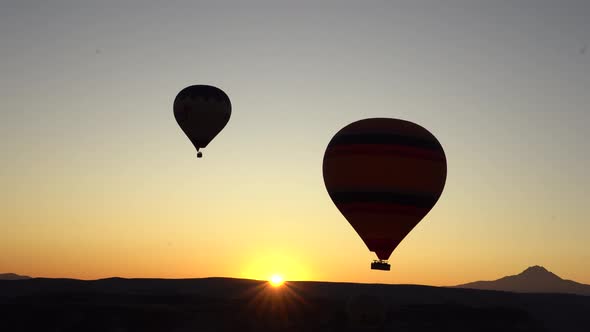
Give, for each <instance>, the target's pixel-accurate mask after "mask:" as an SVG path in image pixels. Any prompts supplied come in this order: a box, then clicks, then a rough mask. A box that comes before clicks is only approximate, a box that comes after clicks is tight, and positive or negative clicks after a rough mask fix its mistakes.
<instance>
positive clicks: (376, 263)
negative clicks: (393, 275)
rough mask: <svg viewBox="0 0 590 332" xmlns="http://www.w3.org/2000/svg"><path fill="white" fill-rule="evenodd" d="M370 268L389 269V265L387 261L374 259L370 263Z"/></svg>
mask: <svg viewBox="0 0 590 332" xmlns="http://www.w3.org/2000/svg"><path fill="white" fill-rule="evenodd" d="M371 270H381V271H390V270H391V265H389V263H387V261H382V260H375V261H373V262H372V263H371Z"/></svg>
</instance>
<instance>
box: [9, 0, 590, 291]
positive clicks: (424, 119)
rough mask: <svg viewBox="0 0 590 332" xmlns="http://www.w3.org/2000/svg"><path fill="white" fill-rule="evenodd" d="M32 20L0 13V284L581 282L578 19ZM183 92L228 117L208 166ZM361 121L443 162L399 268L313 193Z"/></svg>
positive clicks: (583, 168) (49, 12)
mask: <svg viewBox="0 0 590 332" xmlns="http://www.w3.org/2000/svg"><path fill="white" fill-rule="evenodd" d="M129 3H130V4H132V3H133V1H130V2H129ZM568 3H569V2H568ZM27 6H28V5H27V4H23V5H22V6H20V7H14V6H13V7H9V8H2V10H0V31H3V38H2V40H3V45H4V46H3V47H2V50H0V69H1V70H2V72H3V73H7V75H1V76H0V109H1V111H0V112H1V113H0V152H1V153H2V156H3V158H2V159H3V160H2V166H1V167H0V183H2V188H3V190H1V191H0V204H1V205H0V252H1V253H2V255H0V272H14V273H19V274H26V275H32V276H45V277H73V278H83V279H94V278H104V277H111V276H121V277H163V278H190V277H208V276H228V277H246V278H258V279H266V278H268V277H270V275H271V274H273V273H280V274H283V275H284V277H285V278H286V279H287V280H326V281H354V282H384V283H413V284H432V285H454V284H460V283H464V282H468V281H473V280H481V279H495V278H498V277H501V276H504V275H510V274H516V273H519V272H520V271H522V270H524V269H525V268H526V267H528V266H531V265H543V266H545V267H546V268H547V269H549V270H551V271H553V272H555V273H556V274H558V275H560V276H562V277H564V278H567V279H573V280H576V281H580V282H584V283H590V270H589V268H588V264H587V262H588V261H590V249H589V247H588V245H587V234H590V223H588V214H587V205H588V204H587V203H588V198H587V197H589V196H590V195H589V194H588V189H587V188H589V187H590V177H589V176H588V174H587V170H588V169H590V154H589V153H590V152H589V151H590V150H589V149H588V148H587V142H588V140H589V139H590V137H589V134H588V130H587V124H588V123H590V112H588V111H587V108H588V105H590V94H588V93H587V91H588V86H590V66H589V61H590V58H589V57H588V54H585V55H584V54H581V53H580V51H579V50H580V48H581V47H582V46H583V44H584V43H587V42H588V40H587V38H588V36H587V32H588V31H590V26H589V25H588V24H589V23H588V22H589V21H588V20H587V17H588V16H589V15H590V11H589V8H588V6H586V5H583V4H573V2H572V4H571V5H568V4H564V5H562V6H560V7H559V8H557V7H556V6H544V5H538V4H537V3H535V6H534V7H535V8H536V10H535V11H534V12H531V11H530V10H528V9H526V8H528V7H526V8H525V7H522V8H513V6H510V5H507V6H503V5H497V6H486V5H482V4H475V3H474V4H471V5H469V6H458V7H457V6H455V7H453V6H451V5H441V4H431V5H428V6H424V5H418V4H414V5H407V6H401V5H396V4H390V3H379V4H375V5H374V6H368V5H363V6H359V5H348V4H347V5H340V6H336V5H334V7H333V8H332V7H330V8H327V7H326V8H323V7H322V8H321V7H318V6H319V5H317V4H311V3H307V4H305V3H302V4H301V5H292V6H291V8H284V7H282V6H278V5H273V6H270V5H268V4H267V5H264V6H262V5H261V6H251V7H240V8H238V7H239V6H226V5H224V4H216V5H202V4H196V3H190V4H188V3H187V4H184V5H183V6H182V8H181V7H176V6H165V7H160V6H159V5H156V4H153V5H151V6H147V5H146V6H144V5H143V2H142V5H139V3H138V4H136V5H135V6H127V7H126V6H123V5H120V6H107V5H105V4H102V2H101V3H98V2H96V3H88V4H87V6H82V5H70V6H68V7H67V8H66V7H64V8H62V7H59V6H51V5H47V4H39V5H38V6H37V5H36V6H35V7H34V8H32V7H31V8H27ZM531 6H532V5H531ZM191 84H211V85H215V86H218V87H220V88H222V89H223V90H224V91H225V92H226V93H227V94H228V95H229V97H230V99H231V101H232V105H233V113H232V118H231V120H230V122H229V124H228V125H227V127H226V128H225V129H224V131H223V132H222V133H221V134H220V135H219V136H218V137H217V138H216V139H215V140H214V141H213V142H212V143H211V144H210V145H209V146H208V147H207V148H206V149H205V151H204V153H205V156H204V158H203V159H200V160H197V159H196V158H195V152H194V149H193V147H192V146H191V145H190V142H189V141H188V139H186V137H185V136H184V134H183V133H182V131H181V130H180V128H179V127H178V126H177V124H176V122H175V120H174V117H173V115H172V101H173V99H174V97H175V95H176V94H177V93H178V91H180V89H182V88H184V87H185V86H187V85H191ZM367 117H392V118H401V119H406V120H409V121H413V122H416V123H418V124H420V125H422V126H424V127H425V128H427V129H428V130H429V131H431V132H432V133H433V134H434V135H435V136H436V137H437V138H438V139H439V141H440V142H441V144H442V145H443V147H444V149H445V153H446V155H447V160H448V178H447V184H446V187H445V189H444V192H443V194H442V197H441V199H440V200H439V202H438V203H437V205H436V206H435V207H434V209H433V210H432V211H431V213H430V214H429V215H428V216H427V217H426V218H425V220H423V221H422V222H421V223H420V224H419V225H418V226H417V227H416V228H415V229H414V230H413V231H412V232H411V233H410V235H409V236H408V237H407V238H406V239H405V240H404V241H403V242H402V243H401V245H400V246H399V247H398V248H397V249H396V250H395V251H394V253H393V255H392V256H391V259H390V262H391V264H392V271H391V272H382V271H371V270H370V269H369V263H370V262H371V260H372V259H374V255H373V254H372V253H370V252H368V250H367V249H366V247H365V246H364V244H363V242H362V241H361V240H360V239H359V238H358V236H357V235H356V233H354V231H353V230H352V228H351V227H350V226H349V225H348V223H347V222H346V220H345V219H344V218H343V217H342V215H340V213H339V212H338V210H337V209H336V207H335V206H334V204H333V203H332V201H331V200H330V198H329V197H328V195H327V192H326V190H325V187H324V184H323V180H322V173H321V164H322V158H323V153H324V150H325V147H326V145H327V144H328V142H329V140H330V138H331V137H332V136H333V135H334V134H335V133H336V132H337V131H338V130H339V129H340V128H342V127H343V126H345V125H346V124H348V123H350V122H353V121H356V120H359V119H362V118H367Z"/></svg>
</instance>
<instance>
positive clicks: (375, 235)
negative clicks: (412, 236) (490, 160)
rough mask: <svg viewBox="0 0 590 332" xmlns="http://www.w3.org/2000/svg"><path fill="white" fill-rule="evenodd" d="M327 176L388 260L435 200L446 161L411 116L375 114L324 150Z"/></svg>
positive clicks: (350, 216)
mask: <svg viewBox="0 0 590 332" xmlns="http://www.w3.org/2000/svg"><path fill="white" fill-rule="evenodd" d="M323 175H324V183H325V185H326V189H327V190H328V194H329V195H330V197H331V198H332V201H333V202H334V204H335V205H336V207H337V208H338V210H340V212H341V213H342V214H343V215H344V217H345V218H346V219H347V220H348V222H349V223H350V224H351V225H352V227H353V228H354V230H355V231H356V232H357V233H358V234H359V236H360V237H361V238H362V240H363V241H364V242H365V244H366V245H367V247H368V248H369V250H370V251H373V252H375V254H377V257H378V258H379V260H380V261H381V262H382V263H385V262H383V261H385V260H387V259H389V257H390V256H391V253H392V252H393V250H394V249H395V248H396V247H397V246H398V244H399V243H400V242H401V241H402V240H403V239H404V237H406V235H408V233H409V232H410V231H411V230H412V229H413V228H414V227H415V226H416V225H417V224H418V223H419V222H420V220H422V218H424V216H426V214H427V213H428V212H429V211H430V210H431V209H432V207H433V206H434V204H436V202H437V200H438V199H439V197H440V195H441V194H442V191H443V188H444V185H445V180H446V177H447V163H446V157H445V153H444V151H443V148H442V146H441V145H440V143H439V142H438V140H437V139H436V138H435V137H434V136H433V135H432V134H431V133H430V132H429V131H428V130H426V129H424V128H422V127H421V126H419V125H417V124H415V123H412V122H409V121H404V120H398V119H388V118H372V119H364V120H360V121H357V122H354V123H351V124H349V125H348V126H346V127H344V128H342V129H341V130H340V131H339V132H338V133H336V135H334V137H333V138H332V140H331V141H330V143H329V144H328V147H327V148H326V152H325V154H324V161H323ZM375 263H377V262H375ZM385 264H386V263H385ZM386 265H387V268H386V269H387V270H389V265H388V264H386ZM372 267H373V265H372Z"/></svg>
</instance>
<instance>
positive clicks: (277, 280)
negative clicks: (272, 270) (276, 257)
mask: <svg viewBox="0 0 590 332" xmlns="http://www.w3.org/2000/svg"><path fill="white" fill-rule="evenodd" d="M269 282H270V284H271V285H272V286H273V287H279V286H280V285H282V284H283V277H282V276H281V275H278V274H273V275H272V277H270V280H269Z"/></svg>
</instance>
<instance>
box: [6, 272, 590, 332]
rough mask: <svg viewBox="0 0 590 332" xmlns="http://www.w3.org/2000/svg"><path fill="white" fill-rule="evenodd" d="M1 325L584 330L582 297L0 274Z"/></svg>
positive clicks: (589, 318)
mask: <svg viewBox="0 0 590 332" xmlns="http://www.w3.org/2000/svg"><path fill="white" fill-rule="evenodd" d="M0 330H1V331H6V332H12V331H101V332H102V331H105V332H106V331H141V332H148V331H167V332H175V331H470V332H472V331H590V296H579V295H567V294H518V293H509V292H499V291H485V290H474V289H460V288H440V287H428V286H413V285H378V284H376V285H369V284H347V283H324V282H290V283H287V284H285V285H283V286H282V287H279V288H273V287H271V286H269V285H268V284H267V283H266V282H261V281H253V280H242V279H226V278H207V279H182V280H164V279H119V278H112V279H103V280H96V281H81V280H72V279H43V278H33V279H28V280H0Z"/></svg>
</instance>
